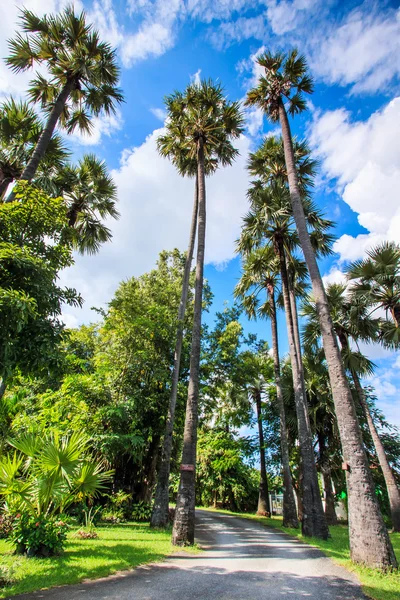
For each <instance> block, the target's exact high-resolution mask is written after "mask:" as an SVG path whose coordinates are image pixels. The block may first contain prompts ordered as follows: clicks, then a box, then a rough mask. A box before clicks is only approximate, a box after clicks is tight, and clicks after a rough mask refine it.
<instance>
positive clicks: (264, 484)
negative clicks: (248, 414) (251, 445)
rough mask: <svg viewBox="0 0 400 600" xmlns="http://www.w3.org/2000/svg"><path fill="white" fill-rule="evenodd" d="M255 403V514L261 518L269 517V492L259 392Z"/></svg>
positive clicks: (256, 391)
mask: <svg viewBox="0 0 400 600" xmlns="http://www.w3.org/2000/svg"><path fill="white" fill-rule="evenodd" d="M255 403H256V413H257V424H258V442H259V446H260V485H259V490H258V506H257V513H258V514H259V515H263V516H268V517H270V516H271V505H270V502H269V490H268V478H267V468H266V465H265V446H264V432H263V425H262V413H261V392H260V390H255Z"/></svg>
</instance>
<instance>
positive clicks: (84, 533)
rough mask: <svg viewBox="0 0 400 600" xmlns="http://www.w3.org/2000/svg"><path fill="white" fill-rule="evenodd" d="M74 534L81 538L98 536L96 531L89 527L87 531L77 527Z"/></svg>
mask: <svg viewBox="0 0 400 600" xmlns="http://www.w3.org/2000/svg"><path fill="white" fill-rule="evenodd" d="M75 536H76V537H79V538H81V539H82V540H96V539H97V538H98V537H99V536H98V535H97V532H96V531H94V530H93V529H90V530H89V531H86V530H85V529H79V530H78V531H77V532H76V534H75Z"/></svg>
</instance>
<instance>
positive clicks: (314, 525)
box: [238, 181, 329, 539]
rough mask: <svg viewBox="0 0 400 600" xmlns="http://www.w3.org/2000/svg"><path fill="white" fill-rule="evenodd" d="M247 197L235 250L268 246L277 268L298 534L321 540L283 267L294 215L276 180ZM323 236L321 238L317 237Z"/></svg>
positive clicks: (315, 218)
mask: <svg viewBox="0 0 400 600" xmlns="http://www.w3.org/2000/svg"><path fill="white" fill-rule="evenodd" d="M248 196H249V199H250V202H251V204H250V206H251V210H250V212H249V213H248V214H247V215H246V216H245V217H244V219H243V221H244V223H243V227H242V233H241V237H240V239H239V242H238V249H239V250H240V251H241V252H242V253H243V254H244V255H246V254H247V253H248V252H249V251H252V250H253V249H254V248H257V247H261V248H263V247H265V246H267V247H271V248H272V249H273V251H274V253H275V254H276V260H277V261H278V264H279V273H280V278H281V284H282V296H283V301H284V308H285V317H286V325H287V331H288V341H289V350H290V359H291V363H292V374H293V384H294V394H295V400H296V412H297V419H298V435H299V445H300V454H301V469H302V478H301V483H302V495H303V515H304V518H303V520H302V531H303V534H304V535H308V536H317V537H321V538H323V539H326V538H327V536H328V534H329V531H328V527H327V524H326V521H325V518H324V512H323V506H322V501H321V497H320V494H319V485H318V475H317V471H316V466H315V460H314V452H313V447H312V435H311V428H310V423H309V418H308V407H307V398H306V392H305V386H304V373H303V366H302V362H301V348H300V345H299V343H296V339H297V338H298V335H297V327H296V325H297V320H296V317H297V314H296V315H295V316H294V312H296V311H297V308H296V305H295V304H296V303H295V299H292V302H291V297H290V281H289V276H288V267H287V264H288V261H289V260H291V258H290V257H292V255H293V253H294V252H295V250H296V246H297V243H298V240H297V236H296V233H295V232H294V231H293V215H292V210H291V206H290V202H289V197H288V191H287V189H286V187H285V186H283V185H282V184H281V183H280V182H279V181H278V182H275V183H271V184H269V185H264V184H263V183H262V182H261V181H256V182H253V183H252V185H251V187H250V189H249V192H248ZM303 202H304V204H305V207H306V210H307V217H308V218H309V219H310V226H311V227H312V228H313V229H315V230H316V229H317V228H318V227H320V229H321V234H323V233H324V230H325V229H326V228H327V227H328V224H329V222H328V221H326V220H325V219H323V218H321V216H320V213H319V211H318V210H317V209H315V207H314V206H313V204H312V202H311V201H310V200H308V199H306V198H305V199H304V200H303ZM323 237H324V236H323V235H322V239H323ZM322 249H323V251H324V252H325V251H326V250H327V249H329V243H328V244H327V245H326V244H324V245H322ZM292 303H293V305H292Z"/></svg>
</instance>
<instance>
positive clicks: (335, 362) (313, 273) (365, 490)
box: [279, 101, 397, 569]
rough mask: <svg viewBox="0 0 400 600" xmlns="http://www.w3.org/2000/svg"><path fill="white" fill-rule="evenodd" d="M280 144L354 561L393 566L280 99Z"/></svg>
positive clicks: (390, 550) (383, 566) (385, 566)
mask: <svg viewBox="0 0 400 600" xmlns="http://www.w3.org/2000/svg"><path fill="white" fill-rule="evenodd" d="M279 120H280V124H281V128H282V139H283V147H284V152H285V162H286V169H287V175H288V182H289V191H290V199H291V203H292V209H293V216H294V218H295V221H296V227H297V232H298V235H299V240H300V244H301V247H302V249H303V253H304V258H305V260H306V263H307V267H308V270H309V273H310V278H311V282H312V287H313V294H314V298H315V302H316V306H317V310H318V317H319V321H320V327H321V333H322V340H323V345H324V351H325V357H326V362H327V365H328V370H329V379H330V383H331V389H332V395H333V400H334V404H335V410H336V417H337V421H338V426H339V432H340V438H341V443H342V451H343V458H344V462H345V463H346V465H348V467H347V468H346V479H347V492H348V506H349V536H350V555H351V558H352V560H353V561H354V562H358V563H365V564H366V565H368V566H369V567H378V568H383V569H388V568H389V569H390V568H395V567H397V561H396V557H395V555H394V552H393V547H392V544H391V542H390V539H389V534H388V531H387V529H386V527H385V523H384V521H383V517H382V514H381V511H380V509H379V505H378V501H377V498H376V495H375V490H374V484H373V481H372V476H371V473H370V470H369V466H368V460H367V456H366V454H365V450H364V447H363V442H362V438H361V431H360V426H359V423H358V419H357V415H356V411H355V406H354V402H353V398H352V395H351V390H350V387H349V384H348V381H347V377H346V373H345V370H344V366H343V362H342V357H341V355H340V351H339V347H338V344H337V340H336V336H335V332H334V329H333V324H332V320H331V317H330V313H329V304H328V300H327V297H326V293H325V289H324V285H323V283H322V278H321V274H320V272H319V268H318V264H317V261H316V258H315V254H314V250H313V248H312V245H311V241H310V236H309V234H308V230H307V224H306V220H305V216H304V210H303V205H302V201H301V196H300V190H299V185H298V180H297V172H296V165H295V160H294V152H293V145H292V136H291V132H290V126H289V121H288V118H287V114H286V110H285V107H284V104H283V102H282V101H281V103H280V105H279Z"/></svg>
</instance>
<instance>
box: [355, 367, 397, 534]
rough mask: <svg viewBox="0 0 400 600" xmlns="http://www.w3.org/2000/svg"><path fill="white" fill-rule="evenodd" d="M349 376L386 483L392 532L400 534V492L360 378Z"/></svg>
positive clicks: (356, 375)
mask: <svg viewBox="0 0 400 600" xmlns="http://www.w3.org/2000/svg"><path fill="white" fill-rule="evenodd" d="M351 375H352V378H353V381H354V386H355V388H356V392H357V396H358V398H359V400H360V404H361V407H362V409H363V412H364V415H365V418H366V420H367V423H368V429H369V431H370V434H371V437H372V441H373V442H374V446H375V450H376V454H377V456H378V460H379V464H380V466H381V469H382V473H383V477H384V479H385V483H386V489H387V492H388V496H389V504H390V513H391V516H392V526H393V531H395V532H400V491H399V488H398V486H397V482H396V479H395V478H394V475H393V471H392V469H391V468H390V465H389V461H388V459H387V456H386V452H385V448H384V447H383V444H382V440H381V438H380V437H379V434H378V432H377V430H376V427H375V423H374V420H373V418H372V416H371V411H370V410H369V406H368V403H367V400H366V398H365V393H364V390H363V388H362V385H361V382H360V378H359V377H358V374H357V373H356V371H354V369H352V370H351Z"/></svg>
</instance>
